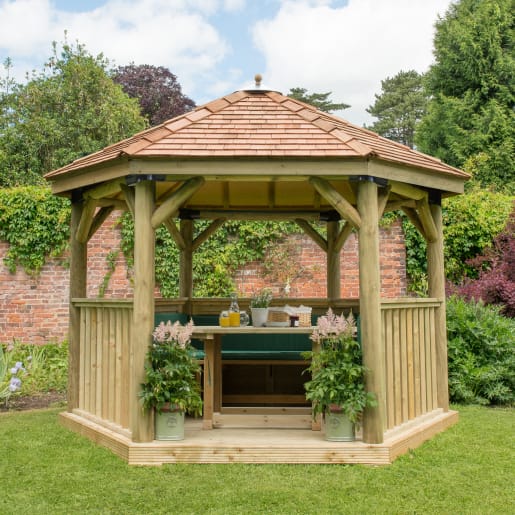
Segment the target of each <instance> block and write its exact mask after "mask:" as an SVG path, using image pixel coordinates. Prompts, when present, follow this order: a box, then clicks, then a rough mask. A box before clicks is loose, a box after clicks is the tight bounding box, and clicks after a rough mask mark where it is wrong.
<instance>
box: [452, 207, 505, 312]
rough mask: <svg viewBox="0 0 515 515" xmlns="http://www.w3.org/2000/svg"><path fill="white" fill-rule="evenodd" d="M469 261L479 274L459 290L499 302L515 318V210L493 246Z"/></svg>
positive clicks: (462, 294)
mask: <svg viewBox="0 0 515 515" xmlns="http://www.w3.org/2000/svg"><path fill="white" fill-rule="evenodd" d="M469 264H470V265H472V266H474V267H475V268H477V269H478V270H479V278H478V279H477V280H472V279H468V280H465V281H464V283H463V284H462V285H461V286H459V287H458V288H457V289H456V293H457V294H458V295H461V296H463V297H465V298H466V299H468V300H471V299H474V300H476V301H477V300H482V301H483V302H484V303H485V304H498V305H500V307H501V311H502V313H503V314H504V315H506V316H508V317H511V318H515V210H514V211H512V213H511V216H510V219H509V221H508V223H507V225H506V228H505V230H504V231H503V232H502V233H501V234H499V235H498V236H497V237H496V238H495V239H494V242H493V246H492V247H491V248H489V249H487V251H486V252H485V254H484V255H482V256H478V257H477V258H475V259H472V260H469Z"/></svg>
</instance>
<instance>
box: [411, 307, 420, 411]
mask: <svg viewBox="0 0 515 515" xmlns="http://www.w3.org/2000/svg"><path fill="white" fill-rule="evenodd" d="M418 326H419V310H417V309H415V310H413V326H412V327H413V400H414V406H413V408H414V410H415V417H418V416H419V415H420V414H421V413H422V409H421V397H422V390H421V383H422V378H421V372H420V363H421V361H420V331H419V327H418Z"/></svg>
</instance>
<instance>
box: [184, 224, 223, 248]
mask: <svg viewBox="0 0 515 515" xmlns="http://www.w3.org/2000/svg"><path fill="white" fill-rule="evenodd" d="M225 220H226V219H225V218H217V219H216V220H213V222H212V223H211V225H210V226H209V227H206V229H204V231H202V232H201V233H200V234H199V235H198V236H197V237H196V238H195V239H194V240H193V243H192V245H191V250H192V251H195V250H197V249H198V248H199V247H200V246H201V245H202V244H203V243H204V242H205V241H206V240H207V239H208V238H209V237H210V236H211V235H212V234H213V233H215V232H216V231H217V230H218V229H219V228H220V227H222V225H223V224H224V222H225Z"/></svg>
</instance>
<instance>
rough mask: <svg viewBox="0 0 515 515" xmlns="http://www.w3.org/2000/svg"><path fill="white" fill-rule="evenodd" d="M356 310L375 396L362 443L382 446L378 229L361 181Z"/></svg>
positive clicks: (371, 194) (371, 188)
mask: <svg viewBox="0 0 515 515" xmlns="http://www.w3.org/2000/svg"><path fill="white" fill-rule="evenodd" d="M357 205H358V211H359V214H360V217H361V227H360V229H359V233H358V234H359V306H360V322H361V344H362V348H363V363H364V365H365V366H366V367H367V369H368V371H367V373H366V376H365V379H366V389H367V390H368V391H371V392H373V393H374V394H375V395H376V399H377V407H375V408H367V409H366V410H365V412H364V414H363V441H364V442H365V443H382V442H383V431H384V428H385V418H384V414H385V407H386V406H385V405H386V391H385V355H384V347H383V339H382V335H381V304H380V302H381V299H380V290H381V280H380V273H379V226H378V222H379V220H378V210H377V185H376V184H375V183H374V182H369V181H363V182H360V183H359V186H358V198H357Z"/></svg>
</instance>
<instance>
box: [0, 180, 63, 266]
mask: <svg viewBox="0 0 515 515" xmlns="http://www.w3.org/2000/svg"><path fill="white" fill-rule="evenodd" d="M69 235H70V202H69V201H68V200H67V199H63V198H61V197H56V196H54V195H52V193H51V192H50V189H49V188H42V187H39V186H24V187H17V188H10V189H1V190H0V240H2V241H6V242H7V243H9V249H8V250H7V253H6V256H5V258H4V263H5V266H6V267H7V268H8V270H9V271H10V272H11V273H14V272H15V271H16V269H17V267H18V266H21V267H22V268H23V269H24V270H25V271H26V272H27V273H28V274H32V275H37V274H38V273H39V271H40V270H41V268H42V267H43V265H44V264H45V261H46V259H47V258H48V257H57V256H60V255H61V254H62V253H63V251H64V250H65V248H66V246H67V245H68V239H69Z"/></svg>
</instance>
